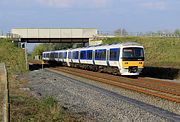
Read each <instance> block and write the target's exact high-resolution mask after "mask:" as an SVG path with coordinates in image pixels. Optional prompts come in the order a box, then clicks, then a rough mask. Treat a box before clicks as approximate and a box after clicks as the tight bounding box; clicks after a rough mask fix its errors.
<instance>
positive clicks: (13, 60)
mask: <svg viewBox="0 0 180 122" xmlns="http://www.w3.org/2000/svg"><path fill="white" fill-rule="evenodd" d="M24 54H25V52H24V49H21V48H17V47H16V46H15V44H13V43H11V40H9V39H0V63H1V62H4V63H5V64H6V67H7V70H8V73H10V74H14V73H22V72H25V71H26V65H25V56H24Z"/></svg>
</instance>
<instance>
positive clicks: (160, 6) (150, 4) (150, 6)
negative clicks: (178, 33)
mask: <svg viewBox="0 0 180 122" xmlns="http://www.w3.org/2000/svg"><path fill="white" fill-rule="evenodd" d="M141 6H142V7H144V8H147V9H159V10H165V9H166V8H167V3H166V2H165V1H159V2H146V3H142V4H141Z"/></svg>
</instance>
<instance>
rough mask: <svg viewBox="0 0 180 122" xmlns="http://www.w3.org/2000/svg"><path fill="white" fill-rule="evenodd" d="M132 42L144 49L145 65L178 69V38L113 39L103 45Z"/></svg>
mask: <svg viewBox="0 0 180 122" xmlns="http://www.w3.org/2000/svg"><path fill="white" fill-rule="evenodd" d="M127 41H133V42H138V43H140V44H142V45H143V46H144V47H145V65H146V66H153V67H154V66H158V67H173V68H180V38H172V37H171V38H170V37H169V38H168V37H114V38H106V39H104V40H103V43H104V44H112V43H119V42H127Z"/></svg>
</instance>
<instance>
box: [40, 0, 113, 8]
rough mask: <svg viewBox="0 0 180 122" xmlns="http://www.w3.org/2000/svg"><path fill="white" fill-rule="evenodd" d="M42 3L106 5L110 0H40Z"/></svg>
mask: <svg viewBox="0 0 180 122" xmlns="http://www.w3.org/2000/svg"><path fill="white" fill-rule="evenodd" d="M38 1H39V2H40V3H42V4H45V5H49V6H53V7H62V8H67V7H74V6H77V7H79V6H83V7H104V6H106V5H107V4H108V1H109V0H38Z"/></svg>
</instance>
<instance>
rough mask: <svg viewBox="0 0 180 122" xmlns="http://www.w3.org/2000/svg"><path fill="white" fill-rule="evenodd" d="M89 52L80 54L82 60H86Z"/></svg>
mask: <svg viewBox="0 0 180 122" xmlns="http://www.w3.org/2000/svg"><path fill="white" fill-rule="evenodd" d="M86 55H87V52H86V51H81V52H80V59H86V57H87V56H86Z"/></svg>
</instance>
